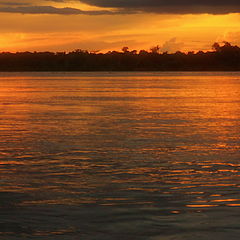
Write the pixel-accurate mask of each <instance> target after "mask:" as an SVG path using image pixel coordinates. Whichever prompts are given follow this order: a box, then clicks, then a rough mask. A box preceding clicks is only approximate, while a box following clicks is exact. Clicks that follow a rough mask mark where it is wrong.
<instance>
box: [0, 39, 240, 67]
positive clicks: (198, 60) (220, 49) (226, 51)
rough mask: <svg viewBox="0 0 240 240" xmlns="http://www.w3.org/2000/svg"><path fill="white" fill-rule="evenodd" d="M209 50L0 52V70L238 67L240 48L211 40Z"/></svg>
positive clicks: (127, 49)
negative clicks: (172, 51) (212, 42)
mask: <svg viewBox="0 0 240 240" xmlns="http://www.w3.org/2000/svg"><path fill="white" fill-rule="evenodd" d="M212 48H213V49H212V51H207V52H203V51H199V52H188V53H183V52H180V51H177V52H175V53H168V52H163V53H161V52H160V48H159V47H158V46H155V47H152V48H151V49H150V50H149V51H146V50H140V51H136V50H129V48H128V47H123V49H122V51H120V52H118V51H109V52H107V53H99V52H90V51H87V50H81V49H77V50H75V51H72V52H68V53H66V52H56V53H54V52H16V53H10V52H1V53H0V71H240V48H239V47H238V46H233V45H231V44H230V43H228V42H224V44H222V45H220V44H219V43H214V44H213V46H212Z"/></svg>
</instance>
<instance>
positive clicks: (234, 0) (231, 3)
mask: <svg viewBox="0 0 240 240" xmlns="http://www.w3.org/2000/svg"><path fill="white" fill-rule="evenodd" d="M76 1H79V2H82V3H86V4H88V5H93V6H98V7H102V8H113V9H115V11H108V10H106V11H104V10H99V11H97V10H96V11H83V10H81V9H77V8H71V7H67V5H68V2H70V0H41V3H43V2H46V5H47V6H42V5H41V4H40V5H39V0H31V1H30V0H19V1H16V0H9V1H6V0H0V5H1V7H0V12H7V13H23V14H63V15H71V14H72V15H73V14H75V15H78V14H85V15H112V14H132V13H138V12H152V13H159V14H189V13H210V14H227V13H240V0H228V1H227V0H76ZM51 2H52V3H53V2H64V3H66V7H64V8H57V7H54V6H51V5H52V4H51Z"/></svg>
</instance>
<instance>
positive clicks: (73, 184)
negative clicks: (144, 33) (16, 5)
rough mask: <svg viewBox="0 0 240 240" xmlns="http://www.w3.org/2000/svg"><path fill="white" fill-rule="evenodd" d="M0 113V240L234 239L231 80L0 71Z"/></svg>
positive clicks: (237, 90)
mask: <svg viewBox="0 0 240 240" xmlns="http://www.w3.org/2000/svg"><path fill="white" fill-rule="evenodd" d="M0 114H1V118H0V136H1V138H0V177H1V178H0V186H1V188H0V210H1V216H0V239H4V240H5V239H8V240H15V239H16V240H17V239H44V240H45V239H46V240H48V239H49V240H55V239H58V240H63V239H64V240H68V239H69V240H70V239H71V240H72V239H84V240H118V239H121V240H122V239H126V240H128V239H129V240H145V239H146V240H170V239H176V240H180V239H182V240H183V239H184V240H198V239H199V240H200V239H201V240H202V239H208V240H215V239H218V240H221V239H228V240H235V239H236V240H237V239H239V234H240V211H239V210H240V208H239V207H240V192H239V190H240V188H239V186H240V180H239V173H240V163H239V161H240V153H239V150H240V73H221V72H215V73H181V72H179V73H171V72H167V73H141V72H139V73H138V72H137V73H1V74H0Z"/></svg>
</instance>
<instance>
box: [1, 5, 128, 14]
mask: <svg viewBox="0 0 240 240" xmlns="http://www.w3.org/2000/svg"><path fill="white" fill-rule="evenodd" d="M0 12H2V13H3V12H4V13H22V14H62V15H115V14H126V12H121V11H116V12H112V11H105V10H100V11H83V10H80V9H77V8H69V7H65V8H56V7H52V6H24V7H0Z"/></svg>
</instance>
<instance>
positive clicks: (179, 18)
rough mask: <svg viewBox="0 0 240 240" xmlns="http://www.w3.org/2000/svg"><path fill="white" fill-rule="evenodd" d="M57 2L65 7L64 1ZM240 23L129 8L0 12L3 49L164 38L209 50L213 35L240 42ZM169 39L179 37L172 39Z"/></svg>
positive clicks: (140, 43)
mask: <svg viewBox="0 0 240 240" xmlns="http://www.w3.org/2000/svg"><path fill="white" fill-rule="evenodd" d="M55 4H56V7H66V6H65V5H64V3H55ZM68 7H69V5H68ZM70 7H78V8H81V9H84V10H87V11H89V10H96V7H92V6H91V7H90V6H87V5H82V4H80V3H76V2H72V3H71V5H70ZM97 9H98V10H99V8H97ZM105 10H106V9H105ZM56 22H58V24H57V25H56V24H55V23H56ZM83 23H84V24H83ZM239 24H240V18H239V15H238V14H228V15H209V14H201V15H191V14H189V15H158V14H132V15H131V14H130V15H124V17H123V16H122V15H99V16H89V15H69V16H62V15H54V14H53V15H49V14H48V15H47V14H42V15H41V14H39V15H38V14H37V15H31V14H26V15H21V14H8V13H3V14H1V16H0V29H1V30H0V33H1V39H0V44H1V49H0V50H1V51H13V52H14V51H26V50H30V51H35V50H37V51H45V50H51V51H71V50H74V49H77V48H81V49H88V50H101V51H108V50H120V49H121V48H122V47H123V46H129V47H130V48H131V49H137V50H140V49H146V50H148V49H149V48H150V47H151V46H153V45H160V46H163V45H164V44H166V43H167V46H168V48H169V51H177V50H182V51H189V50H209V49H211V45H212V43H213V42H215V41H223V40H227V41H230V42H232V43H233V44H239V43H240V42H239V34H240V33H239ZM171 39H175V40H174V41H170V42H169V40H171Z"/></svg>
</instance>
